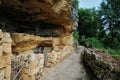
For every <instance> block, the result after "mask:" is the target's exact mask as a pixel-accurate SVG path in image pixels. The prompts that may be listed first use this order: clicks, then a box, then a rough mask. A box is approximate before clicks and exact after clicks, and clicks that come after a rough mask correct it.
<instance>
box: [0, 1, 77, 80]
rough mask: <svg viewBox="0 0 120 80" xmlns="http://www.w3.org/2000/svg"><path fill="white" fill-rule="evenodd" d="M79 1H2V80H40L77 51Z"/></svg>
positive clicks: (0, 33) (0, 4)
mask: <svg viewBox="0 0 120 80" xmlns="http://www.w3.org/2000/svg"><path fill="white" fill-rule="evenodd" d="M74 1H75V0H0V28H1V29H0V43H1V44H0V80H40V77H41V76H42V75H43V72H44V71H43V70H44V68H45V67H51V66H54V65H55V64H57V63H59V62H60V61H62V60H63V59H64V58H65V57H67V56H68V55H69V54H70V53H71V52H72V51H73V43H74V40H73V36H72V34H73V31H74V30H75V29H76V27H77V14H76V13H77V9H76V8H75V4H74Z"/></svg>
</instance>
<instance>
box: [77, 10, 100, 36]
mask: <svg viewBox="0 0 120 80" xmlns="http://www.w3.org/2000/svg"><path fill="white" fill-rule="evenodd" d="M78 14H79V22H78V24H79V26H78V31H79V35H80V37H81V36H82V35H84V36H85V37H96V36H97V34H98V31H99V26H100V22H99V16H98V12H97V11H96V10H95V9H94V8H93V9H79V10H78Z"/></svg>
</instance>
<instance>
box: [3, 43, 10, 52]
mask: <svg viewBox="0 0 120 80" xmlns="http://www.w3.org/2000/svg"><path fill="white" fill-rule="evenodd" d="M2 50H3V52H4V53H11V51H12V50H11V43H2Z"/></svg>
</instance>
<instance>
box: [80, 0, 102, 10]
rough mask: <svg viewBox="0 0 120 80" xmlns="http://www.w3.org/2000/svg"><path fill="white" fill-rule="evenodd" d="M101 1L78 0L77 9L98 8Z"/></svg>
mask: <svg viewBox="0 0 120 80" xmlns="http://www.w3.org/2000/svg"><path fill="white" fill-rule="evenodd" d="M102 1H103V0H79V8H93V7H96V8H97V7H99V6H100V3H101V2H102Z"/></svg>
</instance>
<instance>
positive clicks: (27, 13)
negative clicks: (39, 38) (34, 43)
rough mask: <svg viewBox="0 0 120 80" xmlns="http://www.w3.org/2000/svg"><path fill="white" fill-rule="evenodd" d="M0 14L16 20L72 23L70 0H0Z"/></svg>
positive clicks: (61, 23)
mask: <svg viewBox="0 0 120 80" xmlns="http://www.w3.org/2000/svg"><path fill="white" fill-rule="evenodd" d="M0 7H1V10H0V12H1V14H2V13H3V15H4V16H5V17H8V18H9V19H11V20H13V21H17V22H29V23H34V22H41V21H45V22H46V23H52V24H57V25H61V26H65V25H72V24H73V22H74V21H73V19H72V15H71V14H72V8H73V6H72V0H1V4H0Z"/></svg>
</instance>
